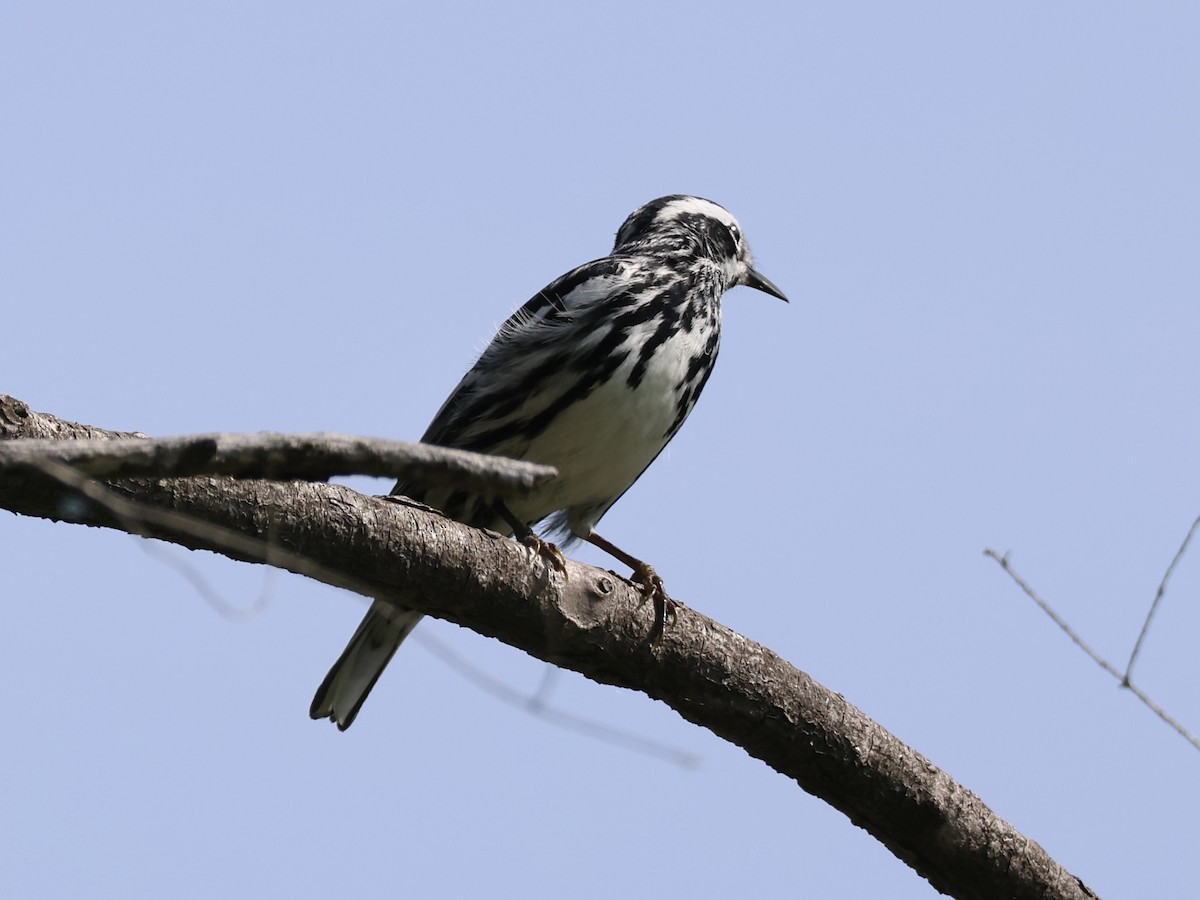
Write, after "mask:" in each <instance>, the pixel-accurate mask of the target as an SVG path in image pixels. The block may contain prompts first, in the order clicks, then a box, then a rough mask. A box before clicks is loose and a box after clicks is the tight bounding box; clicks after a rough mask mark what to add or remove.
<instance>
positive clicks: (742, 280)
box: [613, 194, 787, 303]
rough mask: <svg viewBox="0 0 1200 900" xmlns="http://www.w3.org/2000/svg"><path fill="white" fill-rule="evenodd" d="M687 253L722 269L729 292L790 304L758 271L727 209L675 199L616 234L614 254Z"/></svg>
mask: <svg viewBox="0 0 1200 900" xmlns="http://www.w3.org/2000/svg"><path fill="white" fill-rule="evenodd" d="M680 248H686V249H687V250H688V251H690V252H694V253H696V254H698V255H700V256H702V257H703V258H705V259H708V260H711V261H712V262H715V263H716V264H717V265H718V266H720V267H721V268H722V269H723V270H724V272H725V276H726V282H725V284H726V286H727V287H733V286H734V285H739V284H744V285H745V286H746V287H752V288H755V289H756V290H760V291H763V292H764V293H767V294H770V295H771V296H773V297H778V298H779V299H780V300H783V301H784V302H785V303H786V302H787V297H786V296H784V293H783V291H781V290H779V288H777V287H775V285H774V284H772V283H771V282H770V280H769V279H767V278H766V277H764V276H763V275H761V274H760V273H759V272H758V271H756V270H755V268H754V266H753V264H752V263H751V260H750V245H749V244H747V243H746V238H745V236H744V235H743V234H742V227H741V226H740V225H739V224H738V221H737V219H735V218H734V217H733V215H732V214H730V212H729V211H728V210H727V209H725V207H723V206H720V205H719V204H716V203H713V202H712V201H711V200H705V199H703V198H701V197H689V196H687V195H685V194H672V195H671V196H669V197H659V198H658V199H657V200H651V201H650V202H649V203H647V204H646V205H645V206H643V207H641V208H640V209H636V210H634V211H633V212H632V213H630V214H629V218H627V219H626V220H625V223H624V224H623V225H622V226H621V228H620V229H619V230H618V231H617V240H616V243H615V244H614V246H613V252H614V253H620V252H625V251H642V252H655V250H656V249H659V250H660V251H661V252H664V253H668V252H671V251H677V250H678V249H680Z"/></svg>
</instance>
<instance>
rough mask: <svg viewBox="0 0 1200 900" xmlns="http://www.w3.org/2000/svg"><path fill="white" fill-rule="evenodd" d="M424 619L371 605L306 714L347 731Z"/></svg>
mask: <svg viewBox="0 0 1200 900" xmlns="http://www.w3.org/2000/svg"><path fill="white" fill-rule="evenodd" d="M423 615H424V614H423V613H419V612H417V611H416V610H412V609H404V608H403V607H399V606H394V605H393V604H391V603H385V602H384V601H382V600H376V601H375V602H374V603H372V604H371V609H370V611H369V612H368V613H367V614H366V616H364V617H363V620H362V623H361V624H360V625H359V626H358V630H357V631H356V632H354V637H352V638H350V643H349V644H347V645H346V649H345V650H343V651H342V655H341V656H339V657H338V661H337V662H335V663H334V664H333V668H332V669H330V670H329V674H328V675H326V676H325V680H324V681H322V682H321V686H320V687H319V688H317V695H316V696H315V697H313V702H312V706H311V707H309V710H308V714H309V715H310V716H312V717H313V718H314V719H330V720H331V721H332V722H333V723H334V724H335V725H337V727H338V730H339V731H345V730H346V729H347V728H349V727H350V725H351V724H352V723H353V722H354V717H355V716H357V715H358V711H359V710H360V709H361V708H362V705H363V702H364V701H365V700H366V699H367V695H368V694H369V693H371V688H373V687H375V682H376V681H378V680H379V676H380V675H381V674H383V670H384V669H385V668H386V667H387V664H388V662H389V661H390V660H391V658H392V654H394V653H395V652H396V649H397V648H398V647H399V646H400V644H401V642H402V641H403V640H404V639H405V638H406V637H408V634H409V632H411V631H412V630H413V629H414V628H415V627H416V625H417V622H419V621H421V618H422V617H423Z"/></svg>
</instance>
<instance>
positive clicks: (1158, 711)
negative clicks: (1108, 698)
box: [983, 526, 1200, 750]
mask: <svg viewBox="0 0 1200 900" xmlns="http://www.w3.org/2000/svg"><path fill="white" fill-rule="evenodd" d="M1194 528H1195V526H1193V529H1194ZM1189 536H1190V533H1189ZM1185 544H1186V542H1185ZM983 555H984V556H990V557H991V558H992V559H994V560H995V561H996V562H997V563H999V565H1000V568H1002V569H1003V570H1004V571H1005V572H1007V573H1008V576H1009V577H1010V578H1011V579H1012V580H1013V581H1015V582H1016V583H1017V586H1018V587H1019V588H1021V590H1023V591H1024V592H1025V593H1026V594H1027V595H1028V596H1029V598H1030V599H1031V600H1033V602H1034V603H1036V604H1037V605H1038V606H1040V607H1041V608H1042V611H1043V612H1044V613H1045V614H1046V615H1048V616H1049V617H1050V618H1051V619H1053V620H1054V623H1055V624H1056V625H1058V627H1059V628H1061V629H1062V630H1063V631H1065V632H1066V634H1067V637H1069V638H1070V639H1071V640H1072V641H1074V642H1075V644H1076V646H1078V647H1079V649H1080V650H1082V651H1083V652H1084V653H1086V654H1087V655H1088V656H1090V657H1091V658H1092V660H1093V661H1094V662H1095V663H1096V665H1098V666H1100V668H1102V669H1104V671H1105V672H1107V673H1108V674H1109V675H1111V676H1112V677H1113V678H1115V679H1117V681H1118V682H1119V683H1120V685H1121V687H1123V688H1127V689H1128V690H1129V691H1130V693H1132V694H1133V695H1134V696H1135V697H1137V698H1138V699H1139V700H1141V701H1142V702H1143V703H1144V704H1146V706H1147V707H1149V708H1150V710H1151V711H1152V712H1153V713H1154V714H1155V715H1156V716H1158V717H1159V718H1160V719H1162V720H1163V721H1164V722H1166V723H1167V724H1168V725H1170V726H1171V727H1172V728H1174V729H1175V730H1176V731H1177V732H1179V734H1180V735H1181V736H1182V737H1183V738H1184V739H1185V740H1186V741H1187V742H1188V743H1190V744H1191V745H1192V746H1193V747H1195V748H1196V749H1197V750H1200V739H1197V738H1196V736H1195V735H1193V734H1192V733H1191V732H1190V731H1188V730H1187V729H1186V728H1185V727H1184V726H1183V725H1182V724H1181V723H1180V722H1179V721H1178V720H1176V719H1175V718H1173V717H1172V716H1171V715H1170V714H1169V713H1168V712H1167V711H1166V710H1164V709H1163V708H1162V707H1161V706H1159V705H1158V704H1157V703H1155V702H1154V701H1153V700H1152V699H1150V697H1149V696H1148V695H1147V694H1146V693H1145V692H1144V691H1143V690H1142V689H1141V688H1139V687H1137V686H1136V685H1135V684H1133V682H1131V681H1130V680H1129V678H1128V675H1127V674H1126V673H1124V672H1122V671H1121V670H1120V669H1118V668H1117V667H1116V666H1114V665H1113V664H1112V663H1110V662H1109V661H1108V660H1107V659H1105V658H1104V657H1103V656H1101V655H1100V654H1099V653H1098V652H1097V651H1096V650H1094V649H1093V648H1092V646H1091V645H1090V644H1088V643H1087V641H1085V640H1084V639H1083V638H1082V637H1080V636H1079V634H1078V632H1076V631H1075V629H1073V628H1072V627H1071V626H1070V625H1068V624H1067V622H1066V620H1064V619H1063V617H1062V616H1060V615H1059V614H1058V613H1057V612H1055V610H1054V608H1053V607H1051V606H1050V604H1049V603H1047V602H1046V601H1045V600H1043V599H1042V598H1041V597H1040V596H1039V595H1038V593H1037V591H1035V590H1034V589H1033V588H1032V587H1030V585H1029V583H1028V582H1027V581H1025V579H1024V578H1022V577H1021V576H1020V575H1018V574H1017V572H1016V570H1015V569H1013V567H1012V565H1011V564H1010V563H1009V561H1008V554H1007V553H1006V554H1004V555H1001V554H999V553H997V552H996V551H995V550H992V549H991V548H988V549H986V550H984V551H983ZM1168 574H1169V573H1168ZM1163 580H1164V581H1165V580H1166V579H1165V578H1164V579H1163Z"/></svg>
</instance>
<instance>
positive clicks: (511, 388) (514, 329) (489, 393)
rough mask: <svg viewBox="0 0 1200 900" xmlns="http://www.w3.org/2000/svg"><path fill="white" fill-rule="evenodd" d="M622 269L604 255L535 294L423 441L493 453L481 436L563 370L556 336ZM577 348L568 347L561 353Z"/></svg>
mask: <svg viewBox="0 0 1200 900" xmlns="http://www.w3.org/2000/svg"><path fill="white" fill-rule="evenodd" d="M621 272H622V263H621V260H620V259H618V258H616V257H612V256H606V257H604V258H602V259H597V260H593V261H592V262H589V263H585V264H584V265H582V266H579V267H577V268H575V269H572V270H571V271H570V272H567V273H566V274H565V275H562V276H561V277H559V278H557V279H555V280H554V281H552V282H550V284H548V285H546V287H544V288H542V289H541V290H540V291H538V292H537V293H536V294H534V296H533V297H531V298H530V299H529V301H528V302H526V303H525V304H524V305H523V306H522V307H521V308H520V309H518V310H517V311H516V312H514V313H513V314H512V315H511V316H509V318H508V320H507V321H506V322H505V323H504V324H503V325H502V326H501V327H500V330H499V331H498V332H496V336H495V337H494V338H492V341H491V343H490V344H488V346H487V347H486V348H485V349H484V351H483V353H482V354H481V355H480V357H479V360H478V361H477V362H476V363H475V365H474V366H473V367H472V368H471V370H470V371H469V372H467V374H466V375H464V376H463V378H462V381H460V382H459V383H458V387H456V388H455V389H454V391H453V392H452V393H451V394H450V396H449V398H447V400H446V402H445V403H443V404H442V408H441V409H440V410H438V413H437V415H436V416H434V418H433V421H432V422H431V423H430V425H429V428H428V429H427V430H426V431H425V435H424V436H423V437H422V438H421V440H422V441H424V442H425V443H428V444H438V445H439V446H444V447H459V448H462V449H473V450H479V451H481V452H484V453H487V452H494V449H495V448H492V447H488V446H483V445H481V444H480V442H479V440H477V438H481V437H482V436H483V435H484V434H486V433H487V432H489V431H490V430H491V429H492V428H493V427H494V426H495V425H497V424H499V423H501V422H503V421H505V420H506V419H511V418H512V417H513V416H514V415H516V414H517V413H518V412H519V410H520V409H521V408H522V406H523V405H524V404H526V403H527V402H529V400H530V399H531V398H532V397H533V396H534V395H536V394H537V393H538V392H539V390H540V389H541V388H542V387H543V386H544V385H545V384H546V383H547V382H548V381H549V380H551V379H552V378H553V377H554V375H555V374H556V372H561V371H562V367H565V366H566V364H567V363H568V360H569V357H568V356H566V355H562V354H559V353H557V352H555V350H554V347H553V344H554V342H555V338H556V337H557V336H559V335H562V334H563V331H564V329H563V326H564V325H566V324H568V323H569V322H570V321H572V318H573V317H574V316H575V315H576V314H577V313H578V312H579V311H580V310H582V309H585V308H588V307H592V306H595V305H596V303H597V301H598V300H601V299H603V298H604V297H606V296H609V295H611V294H612V293H613V292H614V288H615V286H616V285H617V284H618V282H619V280H620V277H621ZM574 349H575V348H574V347H569V346H568V347H564V348H563V354H567V353H569V352H570V351H572V350H574ZM560 356H562V358H561V359H560V358H559V357H560ZM484 443H486V441H485V442H484Z"/></svg>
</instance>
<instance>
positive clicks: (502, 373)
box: [310, 195, 786, 729]
mask: <svg viewBox="0 0 1200 900" xmlns="http://www.w3.org/2000/svg"><path fill="white" fill-rule="evenodd" d="M736 285H747V286H750V287H754V288H757V289H759V290H762V291H765V292H766V293H769V294H773V295H774V296H776V297H779V298H780V299H786V298H785V297H784V296H783V294H782V293H781V292H780V291H779V289H778V288H776V287H775V286H774V285H772V284H771V282H769V281H767V280H766V279H765V278H763V277H762V276H761V275H759V274H758V273H757V272H756V271H755V270H754V269H753V268H752V266H751V262H750V252H749V248H748V246H747V245H746V242H745V239H744V238H743V236H742V233H741V228H740V226H739V225H738V223H737V221H736V220H735V219H734V218H733V216H731V215H730V214H729V213H728V212H727V211H726V210H724V209H723V208H722V207H720V206H718V205H717V204H715V203H712V202H711V201H708V200H702V199H699V198H696V197H687V196H682V195H675V196H670V197H662V198H660V199H658V200H655V201H653V202H651V203H648V204H646V205H645V206H643V207H641V208H640V209H638V210H636V211H635V212H633V213H632V214H631V215H630V216H629V218H627V219H626V220H625V223H624V224H623V225H622V226H621V228H620V230H619V231H618V232H617V238H616V243H615V245H614V247H613V251H612V253H611V254H609V255H608V256H606V257H603V258H601V259H597V260H593V261H592V262H589V263H585V264H584V265H582V266H579V267H578V268H576V269H573V270H571V271H570V272H567V273H566V274H565V275H563V276H562V277H560V278H558V279H557V280H555V281H553V282H551V283H550V284H549V285H548V286H547V287H545V288H544V289H542V290H541V291H539V292H538V293H537V294H536V295H535V296H534V297H533V298H532V299H531V300H530V301H529V302H528V303H526V304H525V305H524V306H522V307H521V308H520V309H519V310H517V312H515V313H514V314H513V315H512V316H511V317H510V318H509V319H508V321H507V322H505V324H504V325H503V327H501V329H500V331H499V332H498V333H497V335H496V336H495V338H493V340H492V342H491V344H489V345H488V347H487V348H486V349H485V350H484V352H483V354H482V355H481V356H480V358H479V360H478V362H476V363H475V365H474V366H473V367H472V368H471V370H470V371H469V372H467V374H466V375H465V376H464V377H463V379H462V381H461V382H459V385H458V387H457V388H455V390H454V392H453V393H452V394H451V395H450V397H449V399H448V400H447V401H446V402H445V404H444V405H443V406H442V408H441V410H439V412H438V414H437V415H436V416H435V417H434V419H433V422H432V423H431V424H430V426H429V429H428V430H427V431H426V432H425V435H424V437H422V440H423V441H425V442H426V443H430V444H438V445H441V446H447V447H458V448H461V449H466V450H475V451H479V452H482V453H490V454H494V455H498V456H508V457H512V458H515V459H527V460H530V461H533V462H540V463H547V464H549V465H553V466H555V467H556V468H557V469H558V476H557V477H556V478H555V479H554V480H553V481H551V482H550V483H549V484H547V485H545V486H543V487H542V488H541V489H539V490H538V491H537V492H536V493H535V494H533V495H531V496H529V497H526V498H523V499H521V500H515V501H512V502H510V503H509V504H508V508H509V512H510V513H511V516H508V517H506V516H504V515H503V514H502V511H501V510H498V509H497V507H496V506H495V504H494V502H493V500H492V498H487V497H481V496H477V495H470V494H466V493H464V492H462V491H452V490H448V489H429V490H426V489H422V488H421V487H420V486H417V485H411V484H404V483H400V484H397V485H396V487H395V489H394V490H393V493H394V494H404V495H406V496H409V497H412V498H414V499H417V500H420V501H422V502H424V503H427V504H429V505H430V506H434V507H437V508H438V509H440V510H442V511H443V512H444V513H445V514H446V515H448V516H450V517H451V518H454V519H457V520H458V521H461V522H465V523H467V524H469V525H473V526H476V527H480V528H491V529H493V530H496V531H500V532H502V533H504V534H512V533H513V532H514V528H513V527H512V524H510V521H512V520H515V521H516V522H517V523H520V524H523V525H525V526H527V527H531V526H533V525H534V524H536V523H538V522H542V521H543V520H547V521H546V523H545V525H546V530H547V531H549V532H550V533H552V534H555V535H559V536H565V537H566V538H567V539H568V540H570V539H574V538H582V539H589V538H592V537H593V535H594V529H595V527H596V524H597V523H598V522H599V521H600V519H601V518H602V517H603V516H604V514H605V513H606V512H607V511H608V509H609V507H611V506H612V505H613V503H615V502H616V501H617V500H618V499H619V498H620V497H621V495H622V494H624V493H625V491H626V490H627V489H628V488H629V487H630V485H632V484H633V483H634V482H635V481H636V480H637V478H638V476H639V475H641V473H642V472H643V471H645V469H646V467H647V466H648V465H650V463H651V462H653V461H654V458H655V457H656V456H658V454H659V452H660V451H661V450H662V449H663V447H665V446H666V445H667V443H668V442H669V441H670V440H671V438H672V437H674V435H675V432H676V431H678V430H679V427H680V426H681V425H682V424H683V421H684V419H686V418H687V416H688V413H689V412H691V409H692V407H693V405H694V404H695V402H696V399H697V398H698V397H699V396H700V391H701V390H703V388H704V385H705V383H706V382H707V380H708V376H709V374H710V373H711V371H712V367H713V363H714V362H715V361H716V357H717V350H718V347H719V345H720V335H721V296H722V294H724V293H725V291H726V290H727V289H729V288H731V287H734V286H736ZM548 517H549V518H548ZM596 540H597V541H602V539H600V538H598V536H597V537H596ZM603 543H605V544H607V542H603ZM612 549H615V548H612ZM618 553H619V551H618ZM619 558H622V559H623V561H626V562H629V563H630V564H631V565H632V564H634V563H637V562H638V561H637V560H634V559H632V558H630V557H626V556H625V555H624V554H621V555H620V556H619ZM639 565H642V566H643V568H644V569H645V571H646V572H649V573H650V574H651V576H653V573H652V570H650V569H649V567H644V564H640V563H639ZM660 584H661V583H660ZM646 587H647V588H649V587H650V585H649V584H647V585H646ZM420 618H421V613H418V612H416V611H413V610H404V611H398V610H397V609H396V608H395V607H394V606H392V605H391V604H388V603H383V602H381V601H376V602H375V603H374V604H373V605H372V607H371V610H370V611H369V612H368V613H367V615H366V617H365V618H364V619H363V622H362V624H361V625H360V626H359V628H358V631H356V632H355V634H354V637H353V638H351V640H350V644H349V645H348V646H347V647H346V650H345V651H344V652H343V654H342V656H341V657H340V658H339V659H338V661H337V663H335V664H334V666H333V668H332V669H331V670H330V672H329V674H328V675H327V676H326V678H325V681H324V682H323V683H322V685H321V687H320V688H319V689H318V691H317V695H316V697H315V698H314V699H313V703H312V708H311V710H310V712H311V715H312V717H313V718H314V719H319V718H330V719H332V720H333V721H334V722H335V723H337V725H338V727H339V728H341V729H345V728H348V727H349V726H350V724H351V723H352V722H353V721H354V717H355V716H356V715H357V714H358V710H359V708H360V707H361V706H362V703H363V701H364V700H365V699H366V696H367V694H368V693H369V692H370V690H371V688H372V687H373V686H374V684H375V681H376V680H377V679H378V678H379V675H380V673H381V672H382V671H383V669H384V667H385V666H386V665H387V663H388V661H389V660H390V659H391V657H392V654H393V653H395V651H396V648H397V647H399V645H400V642H401V641H403V640H404V638H405V637H406V636H407V635H408V633H409V632H410V631H411V630H412V628H413V627H414V626H415V625H416V623H417V622H418V621H419V620H420Z"/></svg>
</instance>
